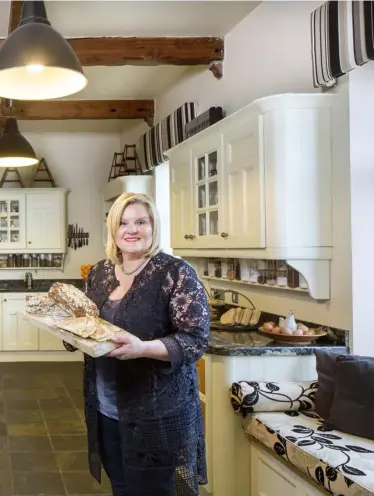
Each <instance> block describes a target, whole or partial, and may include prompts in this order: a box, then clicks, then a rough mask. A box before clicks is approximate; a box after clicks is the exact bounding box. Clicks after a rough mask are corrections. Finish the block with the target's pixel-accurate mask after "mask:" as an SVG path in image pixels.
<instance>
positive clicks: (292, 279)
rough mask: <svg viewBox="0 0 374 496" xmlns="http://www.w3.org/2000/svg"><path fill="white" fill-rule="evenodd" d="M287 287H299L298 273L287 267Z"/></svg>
mask: <svg viewBox="0 0 374 496" xmlns="http://www.w3.org/2000/svg"><path fill="white" fill-rule="evenodd" d="M288 287H289V288H298V287H299V273H298V272H297V271H296V270H295V269H292V268H291V267H288Z"/></svg>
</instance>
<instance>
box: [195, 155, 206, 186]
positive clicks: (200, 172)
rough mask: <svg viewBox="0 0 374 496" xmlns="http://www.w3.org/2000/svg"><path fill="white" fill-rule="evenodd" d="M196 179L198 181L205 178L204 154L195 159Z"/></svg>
mask: <svg viewBox="0 0 374 496" xmlns="http://www.w3.org/2000/svg"><path fill="white" fill-rule="evenodd" d="M197 179H198V181H202V180H203V179H205V156H203V157H200V158H198V159H197Z"/></svg>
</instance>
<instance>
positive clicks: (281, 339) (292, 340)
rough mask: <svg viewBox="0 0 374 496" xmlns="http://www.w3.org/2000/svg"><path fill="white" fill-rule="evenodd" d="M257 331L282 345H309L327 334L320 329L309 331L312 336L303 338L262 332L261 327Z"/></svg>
mask: <svg viewBox="0 0 374 496" xmlns="http://www.w3.org/2000/svg"><path fill="white" fill-rule="evenodd" d="M258 331H259V332H261V333H262V334H263V335H265V336H268V337H269V338H272V339H273V340H274V341H277V342H278V343H284V344H310V343H313V341H316V340H317V339H319V338H321V337H322V336H326V334H327V332H326V331H324V330H323V329H320V328H316V329H310V331H312V332H313V334H312V335H310V334H309V335H308V334H306V335H303V336H294V335H292V334H278V333H273V332H268V331H264V329H263V328H262V327H259V328H258Z"/></svg>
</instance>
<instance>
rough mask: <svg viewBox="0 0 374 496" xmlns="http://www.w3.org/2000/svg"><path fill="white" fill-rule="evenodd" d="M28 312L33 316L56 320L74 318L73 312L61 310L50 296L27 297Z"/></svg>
mask: <svg viewBox="0 0 374 496" xmlns="http://www.w3.org/2000/svg"><path fill="white" fill-rule="evenodd" d="M26 312H27V313H30V314H32V315H40V316H46V315H49V316H52V317H54V318H56V319H66V318H67V317H72V316H73V314H72V312H69V311H68V310H64V309H63V308H60V307H59V306H58V305H56V303H55V302H54V301H52V300H51V299H50V298H49V297H48V296H30V295H27V296H26Z"/></svg>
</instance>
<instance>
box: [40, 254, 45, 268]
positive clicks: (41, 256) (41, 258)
mask: <svg viewBox="0 0 374 496" xmlns="http://www.w3.org/2000/svg"><path fill="white" fill-rule="evenodd" d="M45 266H46V259H45V255H40V258H39V267H45Z"/></svg>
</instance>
